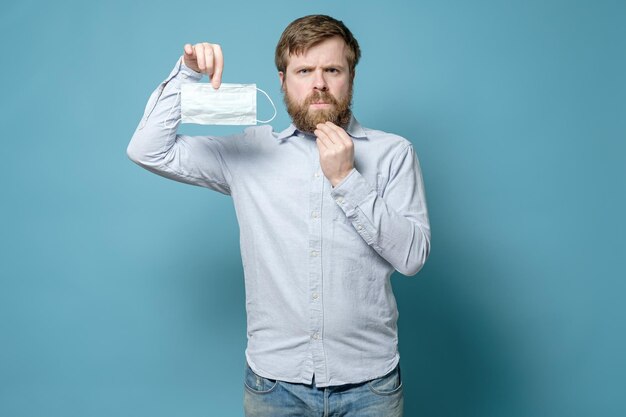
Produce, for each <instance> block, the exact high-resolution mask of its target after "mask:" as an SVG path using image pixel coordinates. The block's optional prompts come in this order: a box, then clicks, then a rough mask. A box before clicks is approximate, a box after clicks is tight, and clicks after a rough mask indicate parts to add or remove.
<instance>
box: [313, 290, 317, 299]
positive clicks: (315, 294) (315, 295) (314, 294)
mask: <svg viewBox="0 0 626 417" xmlns="http://www.w3.org/2000/svg"><path fill="white" fill-rule="evenodd" d="M317 297H318V295H317V293H316V292H314V293H313V299H314V300H317Z"/></svg>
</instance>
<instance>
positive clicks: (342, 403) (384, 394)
mask: <svg viewBox="0 0 626 417" xmlns="http://www.w3.org/2000/svg"><path fill="white" fill-rule="evenodd" d="M243 405H244V410H245V413H246V417H304V416H311V417H312V416H315V417H331V416H332V417H357V416H358V417H402V412H403V406H404V397H403V393H402V379H401V377H400V365H398V366H397V367H396V368H395V369H394V370H393V371H391V372H390V373H388V374H387V375H385V376H383V377H381V378H377V379H373V380H371V381H367V382H363V383H360V384H349V385H341V386H336V387H326V388H317V387H316V386H315V382H314V383H313V384H312V385H305V384H292V383H289V382H283V381H275V380H273V379H267V378H263V377H261V376H259V375H257V374H255V373H254V372H253V371H252V369H250V366H248V365H247V364H246V372H245V379H244V400H243Z"/></svg>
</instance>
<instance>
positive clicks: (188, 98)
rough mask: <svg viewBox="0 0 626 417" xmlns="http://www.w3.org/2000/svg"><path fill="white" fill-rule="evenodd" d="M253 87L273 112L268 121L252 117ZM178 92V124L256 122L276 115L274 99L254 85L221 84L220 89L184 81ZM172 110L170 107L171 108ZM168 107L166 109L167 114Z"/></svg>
mask: <svg viewBox="0 0 626 417" xmlns="http://www.w3.org/2000/svg"><path fill="white" fill-rule="evenodd" d="M257 90H259V91H260V92H261V93H263V94H265V96H266V97H267V99H268V100H269V101H270V103H271V104H272V107H273V108H274V115H273V116H272V118H271V119H269V120H258V119H257V118H256V116H257V115H256V96H257V94H256V91H257ZM179 94H180V95H181V103H180V114H181V117H180V119H179V120H181V121H182V123H195V124H202V125H256V124H257V123H269V122H271V121H272V120H274V118H275V117H276V106H274V102H273V101H272V99H271V98H270V97H269V96H268V95H267V93H266V92H265V91H263V90H261V89H260V88H257V87H256V84H227V83H222V84H221V85H220V88H219V89H217V90H216V89H214V88H213V86H212V85H211V84H208V83H185V84H181V89H180V92H179ZM177 98H178V96H177ZM175 105H176V104H174V106H175ZM173 109H174V107H172V110H173ZM172 110H170V114H171V112H172ZM168 118H169V114H168ZM177 121H178V120H177ZM164 126H165V122H164ZM165 127H170V126H165Z"/></svg>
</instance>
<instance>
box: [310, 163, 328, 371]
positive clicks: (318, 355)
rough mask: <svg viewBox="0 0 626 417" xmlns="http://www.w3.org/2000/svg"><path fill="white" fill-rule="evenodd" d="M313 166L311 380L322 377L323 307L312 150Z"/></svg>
mask: <svg viewBox="0 0 626 417" xmlns="http://www.w3.org/2000/svg"><path fill="white" fill-rule="evenodd" d="M312 157H313V158H314V161H315V162H314V169H315V171H314V172H313V175H312V176H311V187H310V190H309V207H310V217H309V294H310V297H309V334H310V337H311V344H310V348H311V350H310V355H311V359H312V361H313V368H314V372H315V380H316V381H319V382H324V381H326V378H327V376H326V364H325V363H324V357H325V354H324V346H323V341H322V331H323V328H322V327H323V323H324V311H323V309H322V297H321V294H322V253H321V250H322V218H321V215H322V195H323V192H324V176H323V175H322V171H321V169H320V167H319V155H318V154H317V153H314V154H313V155H312Z"/></svg>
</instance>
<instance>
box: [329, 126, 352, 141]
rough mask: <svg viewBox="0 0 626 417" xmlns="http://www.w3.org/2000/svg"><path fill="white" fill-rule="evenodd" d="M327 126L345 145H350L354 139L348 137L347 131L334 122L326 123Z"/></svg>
mask: <svg viewBox="0 0 626 417" xmlns="http://www.w3.org/2000/svg"><path fill="white" fill-rule="evenodd" d="M326 126H328V127H329V128H330V129H331V130H332V131H333V132H334V133H335V135H336V137H337V138H339V140H341V142H343V144H344V145H350V143H351V142H352V139H351V138H350V136H348V133H346V131H345V130H343V129H342V128H340V127H339V126H337V125H336V124H334V123H333V122H326Z"/></svg>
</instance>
